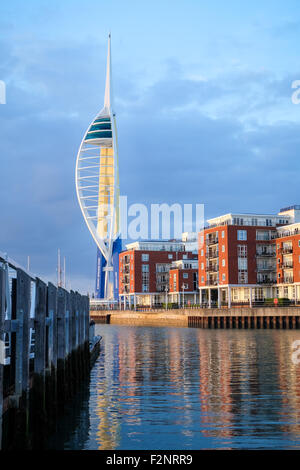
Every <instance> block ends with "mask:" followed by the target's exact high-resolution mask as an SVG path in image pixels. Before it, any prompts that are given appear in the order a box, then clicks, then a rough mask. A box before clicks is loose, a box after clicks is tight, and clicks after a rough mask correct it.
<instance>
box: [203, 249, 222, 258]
mask: <svg viewBox="0 0 300 470" xmlns="http://www.w3.org/2000/svg"><path fill="white" fill-rule="evenodd" d="M218 256H219V251H218V250H216V251H210V252H208V253H205V257H206V258H211V259H213V258H218Z"/></svg>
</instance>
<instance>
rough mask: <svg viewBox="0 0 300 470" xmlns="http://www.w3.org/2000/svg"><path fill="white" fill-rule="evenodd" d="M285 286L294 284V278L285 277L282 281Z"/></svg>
mask: <svg viewBox="0 0 300 470" xmlns="http://www.w3.org/2000/svg"><path fill="white" fill-rule="evenodd" d="M281 282H282V283H283V284H292V283H293V282H294V277H293V276H290V277H284V278H283V279H282V281H281Z"/></svg>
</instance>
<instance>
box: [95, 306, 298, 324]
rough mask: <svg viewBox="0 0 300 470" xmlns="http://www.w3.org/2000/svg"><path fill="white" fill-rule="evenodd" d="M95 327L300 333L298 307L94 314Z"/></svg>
mask: <svg viewBox="0 0 300 470" xmlns="http://www.w3.org/2000/svg"><path fill="white" fill-rule="evenodd" d="M90 315H91V318H93V320H94V321H95V322H96V323H111V324H122V323H123V324H135V325H138V324H143V325H162V326H172V325H173V326H186V327H195V328H210V329H212V328H222V329H225V328H226V329H227V328H229V329H263V328H269V329H299V328H300V308H299V307H257V308H253V307H252V308H250V307H232V308H220V309H218V308H184V309H169V310H165V309H152V310H151V309H148V310H147V309H145V311H143V312H137V311H132V310H107V311H104V310H92V308H91V311H90Z"/></svg>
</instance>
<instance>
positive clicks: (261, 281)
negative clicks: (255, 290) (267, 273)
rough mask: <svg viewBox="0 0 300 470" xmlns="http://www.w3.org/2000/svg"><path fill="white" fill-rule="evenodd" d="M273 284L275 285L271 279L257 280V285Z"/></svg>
mask: <svg viewBox="0 0 300 470" xmlns="http://www.w3.org/2000/svg"><path fill="white" fill-rule="evenodd" d="M275 283H276V280H275V279H271V278H267V279H258V280H257V284H275Z"/></svg>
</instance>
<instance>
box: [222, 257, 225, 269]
mask: <svg viewBox="0 0 300 470" xmlns="http://www.w3.org/2000/svg"><path fill="white" fill-rule="evenodd" d="M222 266H223V267H224V266H225V259H222Z"/></svg>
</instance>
